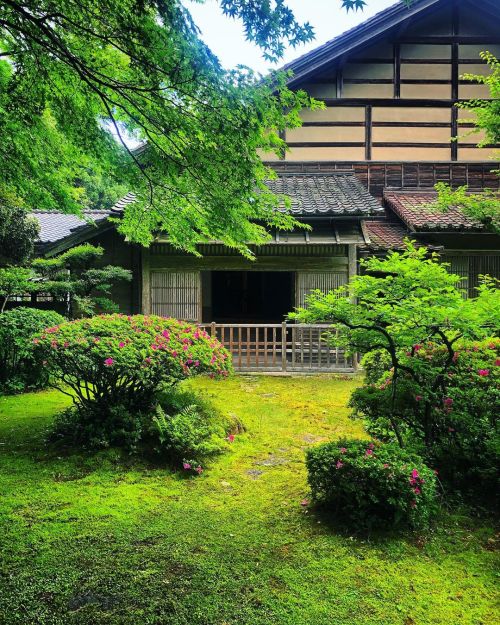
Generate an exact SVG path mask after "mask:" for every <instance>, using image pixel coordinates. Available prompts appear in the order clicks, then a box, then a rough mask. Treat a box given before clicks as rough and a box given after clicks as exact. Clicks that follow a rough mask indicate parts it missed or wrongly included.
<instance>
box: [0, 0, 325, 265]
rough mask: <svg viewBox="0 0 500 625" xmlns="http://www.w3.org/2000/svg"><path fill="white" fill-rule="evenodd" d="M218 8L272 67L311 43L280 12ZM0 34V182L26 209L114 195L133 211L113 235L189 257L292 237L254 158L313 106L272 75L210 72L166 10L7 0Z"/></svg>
mask: <svg viewBox="0 0 500 625" xmlns="http://www.w3.org/2000/svg"><path fill="white" fill-rule="evenodd" d="M221 4H222V6H223V8H224V10H225V11H226V12H227V13H230V14H231V15H233V16H234V17H237V18H239V19H242V20H243V22H244V24H245V25H246V28H247V36H248V37H249V38H250V39H252V40H254V41H255V42H256V43H258V44H259V45H261V46H263V47H264V48H265V50H266V51H267V52H268V53H269V54H271V55H279V54H280V53H281V51H282V42H283V40H285V41H288V42H290V43H292V44H294V45H295V44H298V43H300V42H301V41H307V40H308V39H310V38H311V36H312V31H311V29H310V27H309V26H308V25H299V24H297V22H296V21H295V20H294V18H293V16H292V15H291V13H290V12H289V11H288V9H287V8H286V7H285V6H284V5H283V3H281V2H280V3H278V4H277V5H276V6H274V5H271V4H270V3H264V4H263V5H262V7H256V6H255V4H254V3H253V2H240V1H238V0H231V1H224V2H221ZM0 32H1V35H2V36H1V38H0V40H1V50H0V52H1V53H2V56H3V58H1V59H0V130H1V132H2V135H3V136H9V137H10V141H11V143H13V144H14V145H15V149H12V147H11V143H9V142H4V143H3V144H2V147H0V156H1V157H2V163H3V168H2V176H1V178H0V181H1V186H2V187H4V188H5V189H6V190H7V191H10V192H13V193H15V194H16V195H17V196H19V197H20V198H22V199H23V200H24V201H25V203H26V204H27V205H28V206H36V207H38V208H58V209H63V210H67V211H75V210H78V209H79V208H81V207H82V206H86V205H88V204H89V202H90V201H93V200H94V199H95V197H98V198H100V197H101V196H102V194H103V193H105V188H104V187H105V186H106V187H108V188H110V189H111V192H110V193H109V200H110V201H112V200H113V199H114V198H116V197H117V195H118V193H117V191H118V190H120V189H121V190H123V189H124V188H125V187H124V185H126V188H127V190H129V191H134V192H135V193H136V194H137V202H136V203H134V204H132V205H130V206H129V207H128V208H127V210H126V212H125V216H124V219H123V220H122V221H121V222H120V230H121V231H122V232H123V233H124V234H125V235H127V236H128V237H129V239H130V240H133V241H139V242H141V243H145V244H147V243H149V242H150V241H151V240H152V233H153V232H155V231H157V230H162V231H166V232H168V234H169V237H170V240H171V241H172V243H173V244H174V245H178V246H182V247H184V248H186V249H190V250H192V251H193V250H194V249H195V247H194V245H195V242H196V241H199V240H207V239H210V240H214V239H215V240H222V241H224V242H225V243H226V244H228V245H232V246H234V247H236V248H238V249H240V250H241V251H243V252H246V253H248V254H249V253H250V252H249V250H248V248H247V243H248V241H255V242H258V241H263V240H267V236H268V235H267V233H266V231H265V228H264V227H263V224H268V225H274V226H276V227H287V228H290V227H291V225H292V223H293V220H292V218H291V217H290V216H286V215H283V214H282V213H280V212H277V211H276V210H275V208H276V206H277V204H278V202H279V201H281V200H280V198H278V197H277V196H275V195H274V194H271V193H269V191H267V187H265V185H264V180H265V179H266V178H267V177H268V176H269V175H270V172H269V170H268V169H267V168H266V167H264V165H263V164H262V162H261V159H260V157H259V155H258V150H259V149H263V150H264V151H266V152H272V153H275V154H280V153H281V151H282V150H284V149H286V144H285V143H284V141H283V140H282V139H281V138H280V131H282V130H283V129H285V128H286V127H295V126H297V125H300V119H299V115H298V112H299V110H300V109H302V108H303V107H309V106H312V107H314V106H319V103H315V102H314V101H313V100H312V99H311V98H309V97H308V96H307V94H306V93H305V92H303V91H298V92H297V93H293V92H291V91H290V90H289V89H288V88H287V87H286V85H285V82H286V77H285V75H283V74H280V75H274V76H270V77H269V78H266V79H264V80H262V79H261V77H259V76H256V75H254V74H253V73H252V72H251V71H250V70H247V69H243V68H238V69H235V70H232V71H225V70H223V68H222V67H221V66H220V64H219V62H218V60H217V58H216V57H215V56H214V55H213V54H212V53H211V52H210V50H209V49H208V48H207V47H206V46H205V45H204V44H203V42H202V41H201V40H200V39H199V36H198V30H197V28H196V26H195V25H194V24H193V23H192V20H191V17H190V15H189V12H188V11H187V10H186V8H185V7H184V6H183V5H182V4H181V3H180V2H179V1H178V0H166V1H161V2H159V1H157V0H146V1H145V2H140V3H138V2H136V1H135V0H99V1H98V2H96V1H94V0H92V1H91V0H83V1H80V0H61V1H58V2H56V3H54V2H53V0H43V1H40V0H28V1H25V2H22V3H21V2H17V1H15V0H12V1H9V2H8V3H4V4H2V6H1V7H0ZM130 137H133V138H134V139H135V140H136V141H140V142H143V143H147V148H146V149H141V150H140V153H138V152H137V151H133V150H131V148H130V141H129V138H130ZM2 150H5V152H2ZM103 182H105V185H103ZM100 201H101V202H105V201H106V199H104V200H102V199H101V200H100ZM106 203H108V202H106ZM258 221H260V222H261V223H257V222H258Z"/></svg>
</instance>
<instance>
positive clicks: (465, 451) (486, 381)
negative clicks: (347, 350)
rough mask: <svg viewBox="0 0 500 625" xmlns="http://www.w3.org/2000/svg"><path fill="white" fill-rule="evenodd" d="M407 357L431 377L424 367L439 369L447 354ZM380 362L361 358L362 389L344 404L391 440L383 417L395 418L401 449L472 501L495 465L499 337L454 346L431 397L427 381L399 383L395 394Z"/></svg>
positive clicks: (499, 445)
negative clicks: (424, 461)
mask: <svg viewBox="0 0 500 625" xmlns="http://www.w3.org/2000/svg"><path fill="white" fill-rule="evenodd" d="M367 356H370V354H368V355H367ZM413 358H415V359H417V360H420V361H421V362H425V363H426V366H425V369H424V371H429V372H430V373H431V376H432V371H431V369H430V367H429V365H430V364H431V365H432V366H433V367H438V366H442V365H443V362H444V361H445V360H446V358H447V353H446V350H445V349H444V348H443V347H441V348H436V346H435V345H433V344H432V343H425V344H423V345H420V346H419V348H418V350H416V351H415V353H414V356H413ZM379 362H380V361H379V360H378V359H376V358H374V357H371V358H365V359H364V363H365V367H366V371H367V382H368V384H365V385H364V386H363V387H360V388H358V389H356V390H355V391H354V393H353V395H352V397H351V400H350V405H351V406H353V407H354V409H355V414H356V415H357V416H361V417H363V418H364V419H365V422H366V425H367V428H368V431H369V432H371V433H372V434H373V435H375V436H377V437H378V438H381V439H389V440H391V439H393V438H394V432H393V431H392V428H391V426H390V422H389V419H388V418H387V416H386V415H388V414H390V413H391V411H393V412H397V415H398V419H399V421H400V423H401V432H402V434H403V437H404V439H405V444H406V445H407V446H411V447H413V448H415V449H417V450H418V451H419V452H420V453H421V454H423V455H424V457H425V458H426V459H427V461H428V462H430V463H431V464H432V466H433V467H436V468H437V469H438V470H439V474H440V476H441V479H442V480H443V482H445V483H446V484H447V485H453V486H459V487H460V488H461V489H462V490H464V491H469V492H474V494H475V495H478V494H479V491H480V490H482V491H483V492H485V491H486V492H487V493H489V492H491V489H495V488H496V486H497V480H498V467H499V466H500V421H499V415H500V339H498V338H490V339H486V340H484V341H482V342H460V343H457V344H456V347H455V353H454V356H453V363H452V365H451V366H450V368H449V370H448V372H447V374H446V379H445V380H444V381H443V384H442V386H441V387H440V388H439V389H437V390H436V391H434V392H432V377H431V379H429V380H428V381H426V380H425V379H423V380H422V381H421V383H417V381H416V380H414V379H412V378H411V377H405V378H404V379H403V380H402V381H401V382H400V384H399V385H398V387H397V389H396V391H394V390H393V388H392V371H391V368H390V362H388V361H385V363H384V364H385V367H384V366H382V367H380V366H379ZM428 404H430V410H428V409H427V406H428ZM426 437H427V444H425V439H426Z"/></svg>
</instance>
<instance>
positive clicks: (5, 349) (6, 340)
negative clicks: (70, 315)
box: [0, 307, 64, 392]
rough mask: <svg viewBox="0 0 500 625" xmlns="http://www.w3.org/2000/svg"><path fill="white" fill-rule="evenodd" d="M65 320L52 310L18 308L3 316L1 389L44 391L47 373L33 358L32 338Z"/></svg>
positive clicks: (0, 342) (1, 331) (0, 368)
mask: <svg viewBox="0 0 500 625" xmlns="http://www.w3.org/2000/svg"><path fill="white" fill-rule="evenodd" d="M63 321H64V317H62V316H61V315H59V314H58V313H56V312H54V311H52V310H38V309H36V308H25V307H19V308H14V309H13V310H8V311H6V312H4V313H2V314H1V315H0V388H1V389H2V390H4V391H5V392H22V391H24V390H26V389H28V388H35V389H39V388H43V387H45V386H47V383H48V370H47V368H46V367H45V366H44V365H43V363H42V362H41V361H40V360H36V359H35V358H34V345H33V336H34V335H35V334H37V333H39V332H41V331H42V330H44V328H47V327H49V326H54V325H56V324H58V323H62V322H63Z"/></svg>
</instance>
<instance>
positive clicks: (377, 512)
mask: <svg viewBox="0 0 500 625" xmlns="http://www.w3.org/2000/svg"><path fill="white" fill-rule="evenodd" d="M306 466H307V472H308V481H309V485H310V487H311V492H312V497H313V499H314V500H315V501H316V502H318V503H320V504H323V505H325V506H327V507H328V508H329V509H331V510H332V511H333V512H334V514H335V515H336V516H338V517H339V518H340V519H343V520H344V521H347V522H348V523H349V524H350V525H352V526H354V527H363V528H371V527H376V526H383V525H390V526H391V527H393V526H411V527H422V526H426V525H428V524H429V521H430V519H431V517H432V515H433V513H434V511H435V508H436V504H437V489H436V476H435V473H434V471H432V470H431V469H429V468H428V467H427V466H426V465H425V464H424V462H423V461H422V459H421V458H420V457H419V456H418V455H416V454H413V453H410V452H407V451H405V450H403V449H401V448H400V447H399V446H398V445H395V444H382V443H379V442H375V441H372V442H370V441H364V440H352V439H341V440H338V441H333V442H330V443H324V444H322V445H318V446H317V447H313V448H311V449H309V450H308V452H307V455H306Z"/></svg>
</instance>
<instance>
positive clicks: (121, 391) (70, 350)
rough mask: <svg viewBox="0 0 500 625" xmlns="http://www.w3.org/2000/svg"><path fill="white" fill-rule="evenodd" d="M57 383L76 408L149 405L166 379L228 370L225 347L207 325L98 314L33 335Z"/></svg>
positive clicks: (169, 381) (103, 411) (172, 380)
mask: <svg viewBox="0 0 500 625" xmlns="http://www.w3.org/2000/svg"><path fill="white" fill-rule="evenodd" d="M33 342H34V344H35V352H36V353H37V355H38V358H39V359H40V360H41V361H42V362H44V363H45V366H46V367H47V369H48V371H50V374H51V375H52V377H53V379H54V381H55V384H56V385H57V386H58V387H59V388H60V389H61V390H62V391H63V392H68V391H67V389H68V387H69V389H71V395H72V396H73V397H74V398H75V402H76V405H77V407H78V408H87V409H92V410H98V411H100V413H101V414H103V415H105V414H106V413H107V412H108V410H109V408H110V407H111V406H118V405H121V406H124V407H126V408H127V409H138V410H141V411H144V410H146V409H147V408H148V407H150V406H151V405H152V404H153V403H154V401H155V392H156V391H157V390H158V389H159V387H160V386H161V385H162V384H167V385H173V384H176V383H177V382H179V381H180V380H182V379H184V378H187V377H190V376H192V375H199V374H202V373H205V374H209V375H212V376H215V375H227V374H228V373H229V371H230V370H231V364H230V356H229V353H228V352H227V350H225V349H224V348H223V347H222V345H221V344H220V343H219V342H218V341H217V339H215V338H211V337H210V336H209V335H208V334H207V333H206V332H205V331H204V330H201V329H199V328H197V327H196V326H193V325H191V324H189V323H184V322H181V321H177V320H175V319H165V318H162V317H154V316H149V317H148V316H143V315H135V316H126V315H120V314H114V315H98V316H96V317H92V318H90V319H78V320H76V321H71V322H67V323H62V324H60V325H57V326H53V327H51V328H47V329H46V330H45V331H44V332H42V333H41V334H40V335H38V336H37V337H35V339H34V340H33Z"/></svg>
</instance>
